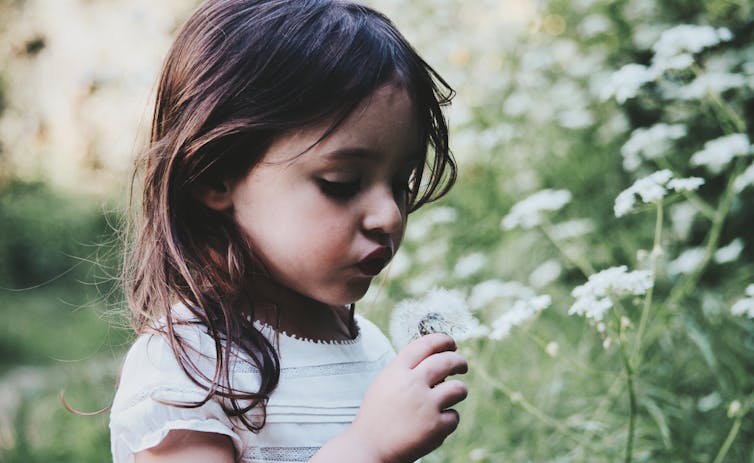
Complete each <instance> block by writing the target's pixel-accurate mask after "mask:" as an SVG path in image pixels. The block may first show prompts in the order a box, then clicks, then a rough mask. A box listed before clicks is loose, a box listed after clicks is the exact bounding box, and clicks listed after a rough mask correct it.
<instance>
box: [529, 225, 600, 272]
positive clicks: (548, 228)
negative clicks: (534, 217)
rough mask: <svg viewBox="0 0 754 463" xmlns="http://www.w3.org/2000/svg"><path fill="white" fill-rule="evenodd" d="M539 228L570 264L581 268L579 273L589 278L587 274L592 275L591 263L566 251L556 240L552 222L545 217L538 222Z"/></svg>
mask: <svg viewBox="0 0 754 463" xmlns="http://www.w3.org/2000/svg"><path fill="white" fill-rule="evenodd" d="M539 229H540V230H542V233H543V234H544V235H545V237H546V238H547V239H548V240H550V242H551V243H552V244H553V245H554V246H555V247H556V248H558V251H560V253H561V254H562V255H563V257H565V258H566V259H567V260H568V261H569V262H571V264H573V265H574V266H576V267H577V268H578V269H579V270H581V273H583V274H584V276H585V277H587V278H589V275H592V274H593V273H594V267H592V265H591V264H590V263H589V262H587V261H585V260H583V259H581V258H579V257H575V256H572V255H571V254H570V253H568V252H567V251H566V250H565V248H564V247H563V246H562V245H561V244H560V243H559V242H558V240H556V239H555V235H554V234H553V232H552V224H551V223H550V222H549V221H548V220H547V219H546V218H543V219H542V223H540V224H539Z"/></svg>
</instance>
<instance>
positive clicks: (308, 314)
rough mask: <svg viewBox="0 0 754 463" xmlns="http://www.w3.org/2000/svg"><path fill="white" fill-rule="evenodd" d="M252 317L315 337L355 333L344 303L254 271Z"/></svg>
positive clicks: (338, 337)
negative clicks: (302, 291) (327, 300)
mask: <svg viewBox="0 0 754 463" xmlns="http://www.w3.org/2000/svg"><path fill="white" fill-rule="evenodd" d="M252 297H253V300H254V318H255V319H256V320H258V321H259V322H262V323H264V324H266V325H269V326H272V327H274V328H275V329H276V330H279V331H285V332H286V333H288V334H290V335H294V336H296V337H300V338H306V339H312V340H315V341H345V340H350V339H353V338H354V337H355V336H356V334H357V332H356V331H357V329H356V326H355V324H354V323H353V322H352V320H351V314H350V309H349V308H348V307H346V306H331V305H327V304H324V303H322V302H320V301H316V300H314V299H312V298H309V297H307V296H304V295H303V294H300V293H298V292H296V291H293V290H292V289H290V288H288V287H286V286H283V285H281V284H279V283H277V282H276V281H274V280H272V279H271V278H270V277H268V276H266V275H260V274H256V275H254V279H253V283H252Z"/></svg>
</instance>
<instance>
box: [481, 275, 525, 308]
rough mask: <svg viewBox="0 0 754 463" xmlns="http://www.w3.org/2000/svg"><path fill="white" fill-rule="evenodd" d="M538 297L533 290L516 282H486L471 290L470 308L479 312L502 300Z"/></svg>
mask: <svg viewBox="0 0 754 463" xmlns="http://www.w3.org/2000/svg"><path fill="white" fill-rule="evenodd" d="M534 296H536V293H535V292H534V290H533V289H531V288H529V287H527V286H525V285H522V284H521V283H518V282H516V281H501V280H486V281H483V282H481V283H478V284H477V285H475V286H474V287H473V288H472V289H471V295H470V296H469V306H470V307H471V309H472V310H478V309H481V308H482V307H485V306H488V305H490V304H491V303H492V302H494V301H497V300H500V299H526V298H531V297H534Z"/></svg>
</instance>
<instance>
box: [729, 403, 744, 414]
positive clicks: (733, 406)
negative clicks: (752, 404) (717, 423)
mask: <svg viewBox="0 0 754 463" xmlns="http://www.w3.org/2000/svg"><path fill="white" fill-rule="evenodd" d="M741 408H742V407H741V402H739V401H738V400H734V401H733V402H731V403H730V405H728V418H735V417H737V416H738V414H739V413H741Z"/></svg>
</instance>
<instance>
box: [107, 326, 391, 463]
mask: <svg viewBox="0 0 754 463" xmlns="http://www.w3.org/2000/svg"><path fill="white" fill-rule="evenodd" d="M356 323H357V325H358V327H359V334H358V336H357V337H356V339H354V340H351V341H333V342H323V341H312V340H308V339H301V338H296V337H294V336H289V335H287V334H286V333H283V332H281V333H280V336H279V352H278V353H279V355H280V367H281V368H280V381H279V383H278V386H277V388H276V389H275V390H274V391H273V393H272V395H271V396H270V400H269V402H268V404H267V422H266V424H265V426H264V427H263V428H262V430H261V431H260V432H259V433H258V434H254V433H252V432H251V431H249V430H248V429H246V427H244V426H243V424H242V423H241V422H240V420H238V419H237V418H229V417H228V416H226V415H225V413H223V410H222V407H221V406H220V403H219V402H218V400H215V399H213V400H211V401H209V402H207V403H206V404H204V405H202V406H201V407H198V408H179V407H175V406H171V405H167V404H163V403H160V402H159V401H158V400H162V401H170V402H186V401H190V402H194V401H198V400H201V399H203V398H204V397H205V395H206V391H205V390H204V389H202V388H201V387H199V386H197V385H195V384H194V383H193V382H192V381H191V380H190V379H189V378H188V376H186V374H185V373H184V372H183V370H182V369H181V367H180V366H179V364H178V362H177V360H176V358H175V356H174V354H173V351H172V350H171V349H170V345H169V344H168V343H167V341H166V340H165V338H164V337H163V336H161V335H159V334H144V335H141V336H139V338H138V339H137V340H136V342H135V343H134V345H133V346H132V347H131V349H130V350H129V352H128V354H127V356H126V360H125V363H124V365H123V371H122V373H121V377H120V384H119V386H118V390H117V392H116V394H115V399H114V401H113V406H112V410H111V412H110V439H111V448H112V453H113V462H114V463H124V462H129V463H130V462H133V461H134V457H133V454H134V453H136V452H139V451H141V450H144V449H148V448H150V447H154V446H155V445H157V444H158V443H159V442H160V441H161V440H162V439H163V438H164V437H165V436H166V435H167V433H168V431H170V430H172V429H185V430H195V431H204V432H214V433H219V434H224V435H227V436H229V437H230V438H231V440H232V441H233V445H234V447H235V449H236V455H238V457H239V459H238V461H240V462H243V463H260V462H276V463H285V462H301V461H308V460H309V459H310V458H311V457H312V456H313V455H314V453H316V452H317V450H319V448H320V447H321V446H322V445H324V444H325V443H326V442H327V441H329V440H330V439H332V438H333V437H335V436H336V435H337V434H339V433H340V432H341V431H343V430H344V428H345V427H346V426H347V425H348V424H350V423H351V422H352V421H353V419H354V418H355V416H356V413H357V412H358V409H359V406H360V404H361V400H362V398H363V396H364V393H365V392H366V389H367V387H368V386H369V385H370V383H371V382H372V381H373V380H374V378H375V377H376V376H377V375H378V374H379V372H380V371H381V370H382V369H383V368H384V367H385V366H386V365H387V364H388V363H389V362H390V361H391V360H392V359H393V358H394V357H395V350H394V349H393V347H392V345H391V344H390V342H389V341H388V340H387V338H386V337H385V335H384V334H382V332H381V331H380V329H379V328H377V327H376V326H375V325H374V324H373V323H371V322H370V321H368V320H367V319H365V318H363V317H361V316H359V315H357V316H356ZM256 325H257V328H258V329H260V331H261V332H262V333H263V334H264V335H265V336H267V337H268V339H270V340H271V341H273V345H275V344H274V343H275V341H274V340H275V331H274V330H273V329H272V328H271V327H269V326H267V325H263V324H261V323H257V324H256ZM176 332H177V333H178V334H180V335H181V336H183V337H184V338H185V339H186V341H187V343H188V345H189V346H191V347H192V349H194V350H196V351H197V352H198V353H200V354H201V355H196V356H193V357H192V360H193V361H194V362H196V363H197V366H198V367H199V369H200V371H202V372H203V373H204V374H205V375H207V376H208V377H210V378H211V377H212V376H213V373H214V366H215V361H214V358H215V345H214V342H213V340H212V338H211V337H210V336H209V335H208V334H207V332H206V329H205V328H204V327H203V326H202V325H180V326H176ZM237 355H239V356H241V354H237ZM231 383H232V384H233V385H234V387H235V388H236V389H239V390H243V391H257V390H258V385H259V379H258V370H256V369H254V368H253V367H252V366H251V365H249V364H247V363H245V362H239V361H236V362H234V363H233V365H232V366H231ZM250 413H254V412H253V411H252V412H250Z"/></svg>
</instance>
